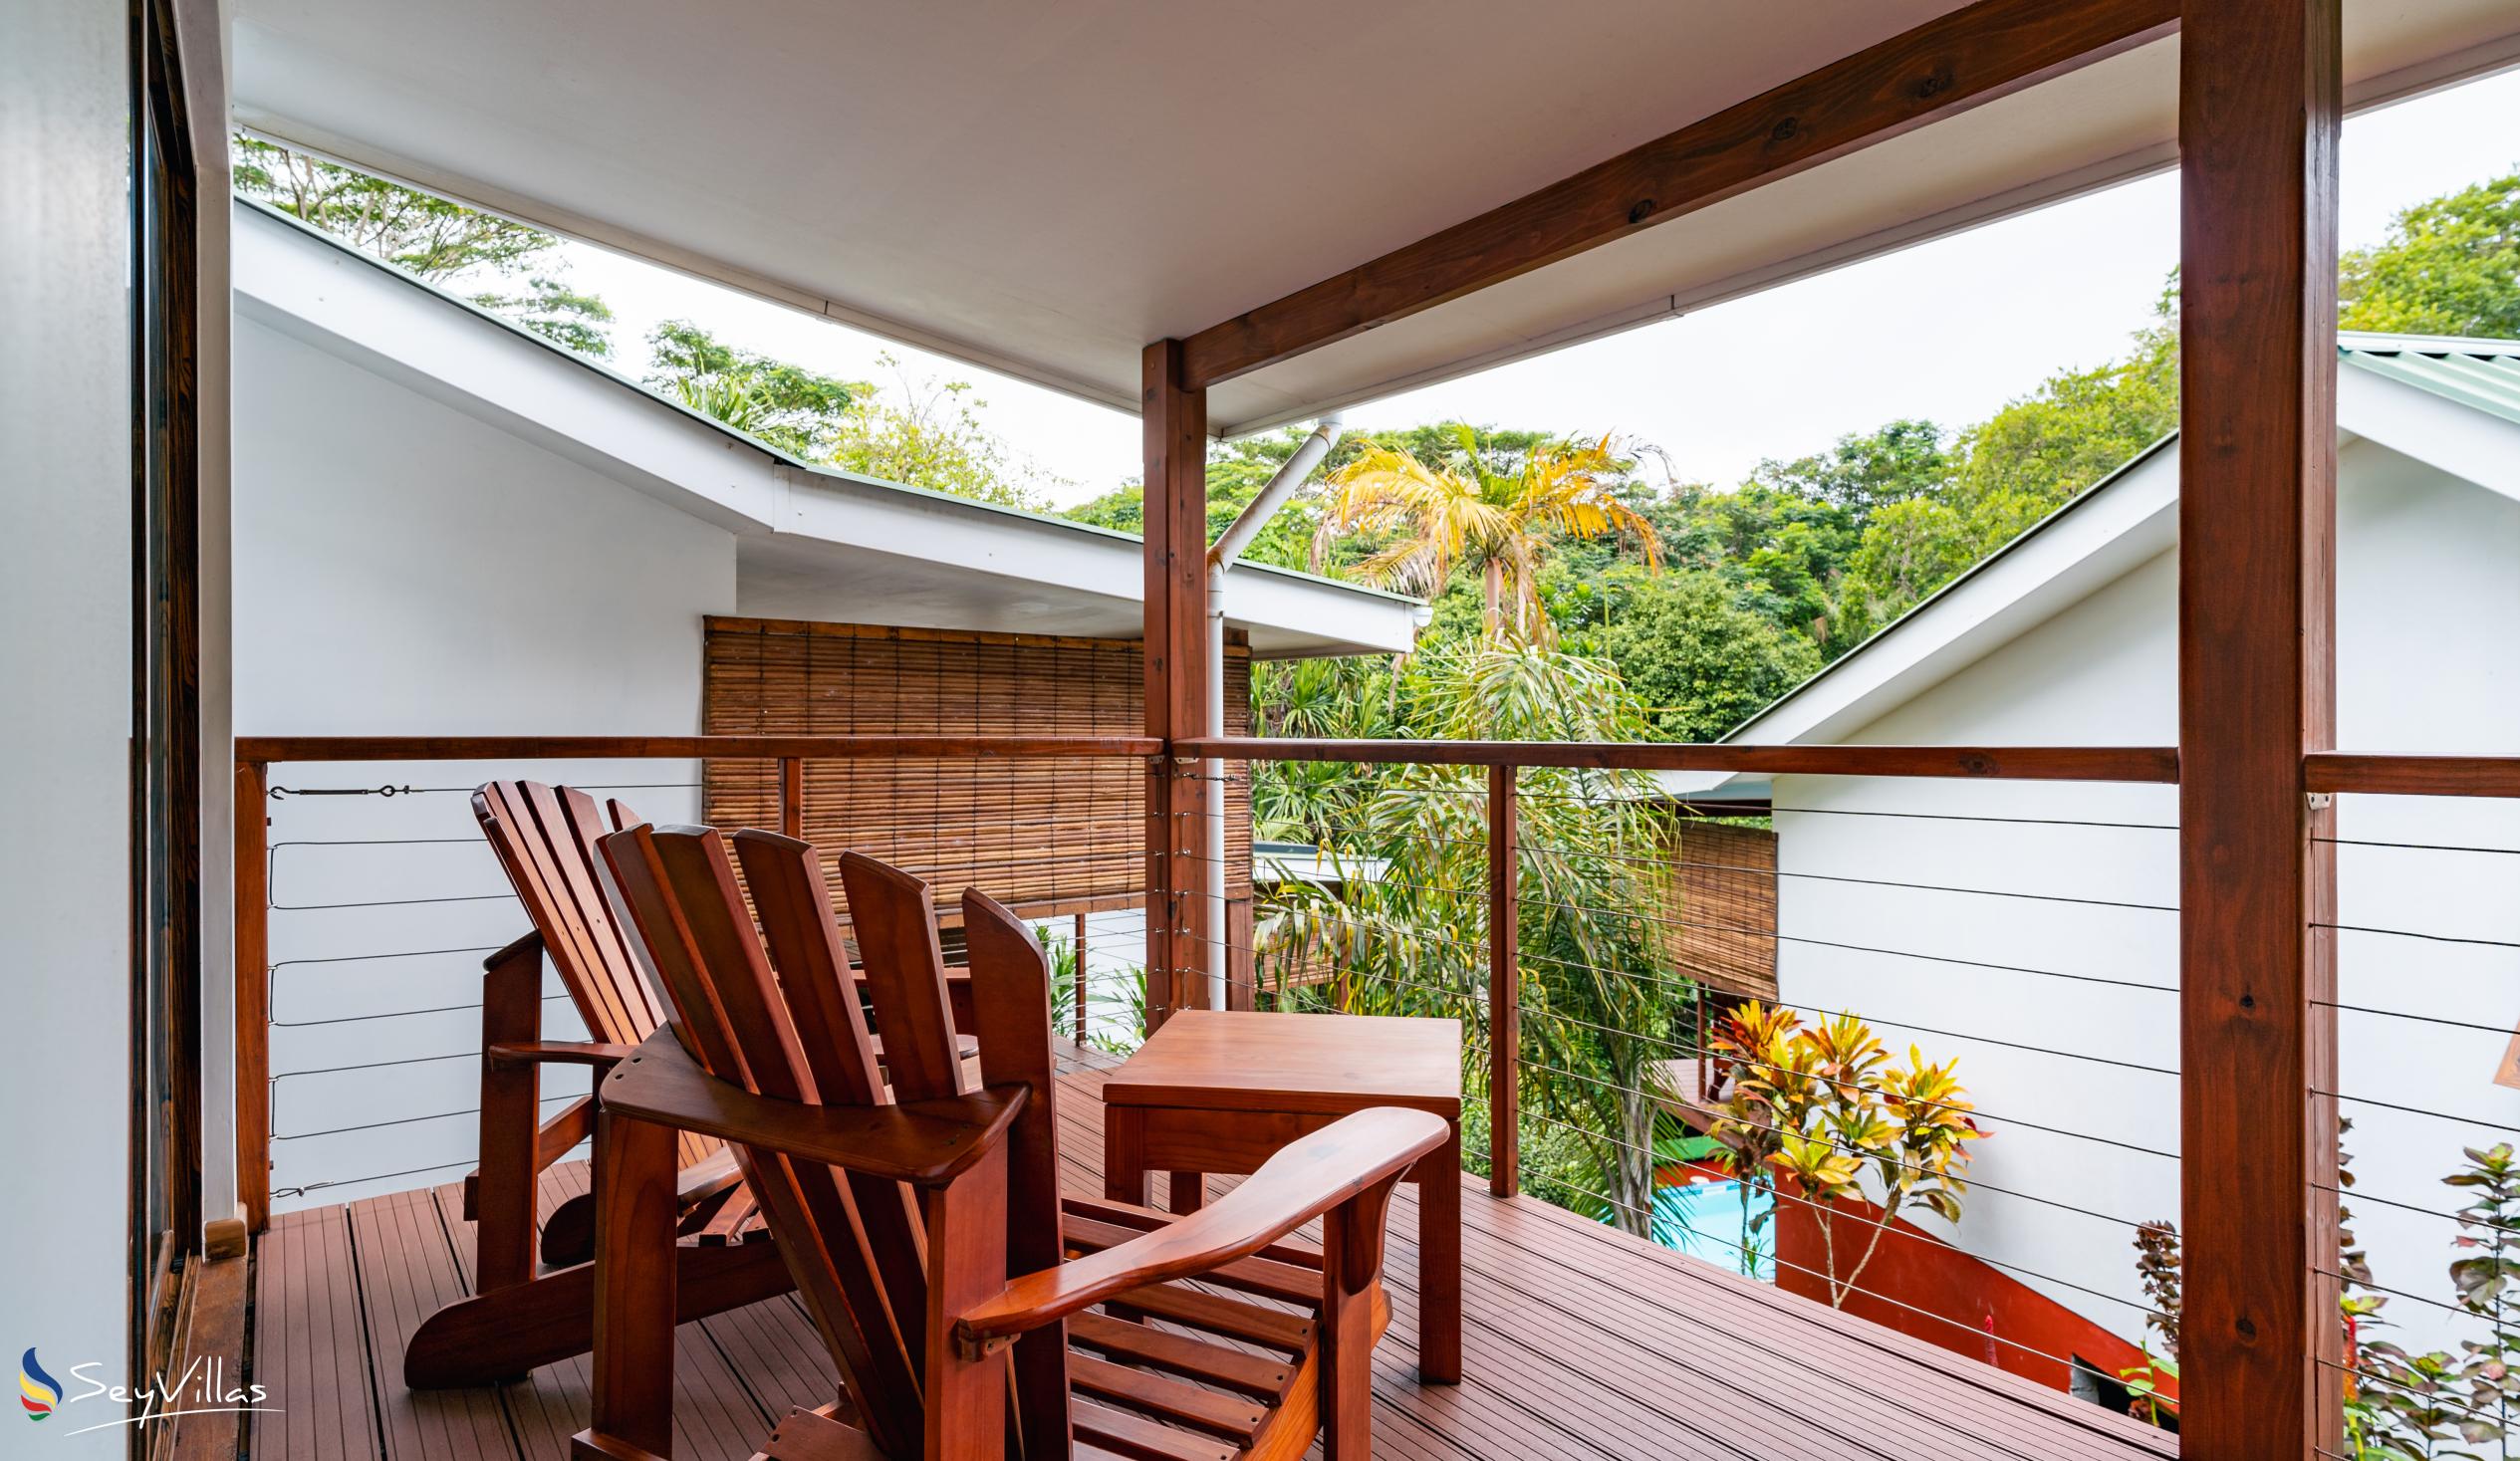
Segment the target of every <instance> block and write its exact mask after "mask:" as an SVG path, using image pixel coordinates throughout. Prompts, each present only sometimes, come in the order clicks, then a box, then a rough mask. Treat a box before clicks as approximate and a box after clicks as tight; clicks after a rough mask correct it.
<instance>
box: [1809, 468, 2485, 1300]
mask: <svg viewBox="0 0 2520 1461" xmlns="http://www.w3.org/2000/svg"><path fill="white" fill-rule="evenodd" d="M2342 465H2343V490H2342V493H2341V498H2342V500H2341V505H2340V512H2339V519H2340V527H2339V557H2340V568H2339V573H2340V586H2339V621H2340V629H2339V649H2338V661H2339V676H2340V726H2341V734H2340V743H2341V745H2343V746H2344V747H2345V748H2347V749H2356V750H2372V751H2380V750H2388V751H2441V750H2453V749H2455V750H2471V751H2484V750H2492V751H2504V752H2508V751H2512V750H2514V749H2520V683H2515V676H2514V675H2513V673H2512V672H2511V671H2512V669H2513V668H2514V666H2512V665H2511V664H2510V663H2509V657H2510V656H2509V652H2508V649H2507V647H2504V644H2505V640H2506V638H2507V636H2506V635H2505V634H2504V633H2502V632H2501V630H2502V629H2503V627H2505V626H2507V625H2509V624H2511V623H2513V622H2514V621H2520V574H2515V573H2513V572H2512V571H2511V568H2510V565H2512V564H2514V563H2520V504H2515V503H2513V502H2511V501H2510V500H2508V499H2506V498H2503V497H2500V496H2498V495H2495V494H2492V493H2489V492H2486V491H2484V490H2482V489H2479V488H2477V487H2474V486H2473V485H2471V484H2468V483H2464V482H2461V481H2458V480H2456V479H2453V478H2449V477H2446V476H2443V475H2442V474H2440V473H2438V472H2436V471H2433V470H2432V469H2430V468H2428V467H2424V466H2422V465H2420V464H2418V463H2416V462H2414V461H2412V460H2410V459H2408V458H2405V457H2402V456H2398V455H2396V454H2394V453H2392V452H2389V451H2387V450H2385V449H2383V448H2380V447H2378V446H2374V445H2371V444H2369V443H2360V444H2356V445H2353V446H2350V447H2349V448H2348V449H2347V450H2346V452H2345V453H2344V455H2343V459H2342ZM2176 599H2177V568H2176V562H2175V558H2174V556H2173V555H2171V554H2163V555H2161V556H2159V557H2157V558H2155V559H2154V560H2153V561H2151V562H2149V563H2147V564H2145V565H2143V566H2142V567H2141V568H2138V569H2136V570H2135V571H2133V572H2131V573H2129V574H2127V575H2126V576H2124V577H2122V578H2120V579H2119V580H2117V581H2116V582H2114V583H2112V584H2110V585H2108V586H2107V587H2105V588H2103V589H2101V590H2099V591H2097V592H2096V593H2094V594H2092V595H2091V596H2089V597H2088V598H2086V599H2085V600H2083V601H2082V602H2081V603H2079V604H2076V605H2074V606H2073V607H2071V608H2070V609H2066V610H2065V611H2063V612H2061V613H2060V614H2058V615H2057V616H2056V617H2054V618H2051V619H2050V620H2048V621H2047V622H2046V623H2044V624H2042V625H2040V626H2039V627H2037V628H2035V629H2033V630H2031V631H2029V632H2026V633H2023V634H2021V635H2019V636H2017V637H2015V638H2014V639H2012V640H2010V641H2009V642H2007V643H2005V644H2004V645H2003V646H2001V647H2000V648H1999V649H1997V650H1996V651H1995V652H1993V653H1991V654H1989V655H1988V656H1986V657H1985V658H1983V659H1981V660H1979V661H1977V662H1976V663H1974V664H1972V665H1970V666H1969V667H1967V668H1965V669H1963V670H1961V671H1959V672H1958V673H1956V674H1954V675H1952V676H1951V677H1949V678H1948V679H1946V680H1944V681H1942V682H1941V683H1939V684H1937V685H1935V686H1933V687H1931V688H1930V689H1928V690H1926V691H1924V692H1923V693H1921V694H1919V695H1917V696H1916V697H1915V698H1913V699H1911V700H1909V701H1907V702H1906V703H1904V704H1903V705H1901V706H1900V707H1898V708H1897V709H1896V710H1893V711H1891V712H1890V713H1889V714H1887V715H1884V716H1882V717H1881V718H1879V719H1878V720H1876V721H1875V722H1873V723H1872V724H1870V725H1867V726H1865V727H1864V728H1863V729H1862V730H1861V731H1859V732H1857V733H1855V734H1853V735H1851V736H1849V737H1847V738H1846V739H1847V740H1848V741H1849V742H1850V743H1861V742H1871V743H1883V744H1889V743H1906V744H1929V743H1945V744H1951V743H1958V744H1979V745H2005V744H2013V745H2027V744H2050V745H2075V744H2122V745H2165V744H2169V743H2171V742H2173V741H2174V740H2175V739H2176V706H2177V694H2176V690H2177V684H2176V643H2175V608H2176ZM2498 661H2499V662H2498ZM1775 801H1776V807H1777V809H1778V810H1777V818H1776V825H1777V830H1778V833H1779V871H1780V880H1779V889H1778V891H1779V914H1778V917H1779V926H1780V928H1781V929H1782V930H1783V932H1784V934H1785V939H1784V940H1783V941H1782V942H1781V944H1780V948H1779V951H1778V957H1779V977H1780V983H1781V986H1782V990H1783V994H1784V998H1785V1000H1786V1002H1787V1003H1789V1004H1792V1005H1795V1006H1796V1007H1798V1008H1802V1009H1805V1010H1812V1009H1830V1010H1845V1011H1851V1012H1854V1013H1858V1014H1862V1015H1864V1016H1866V1017H1868V1018H1869V1019H1871V1020H1872V1021H1873V1022H1874V1023H1875V1024H1876V1026H1877V1027H1878V1028H1879V1029H1880V1030H1881V1031H1882V1033H1883V1035H1884V1037H1885V1039H1886V1040H1887V1041H1889V1042H1890V1045H1891V1046H1892V1048H1893V1050H1895V1051H1897V1052H1898V1053H1899V1054H1900V1055H1901V1056H1902V1057H1903V1056H1904V1053H1905V1050H1906V1047H1907V1046H1908V1044H1909V1043H1910V1042H1913V1043H1914V1044H1916V1045H1918V1046H1920V1047H1921V1048H1922V1049H1923V1051H1924V1052H1925V1054H1926V1056H1927V1058H1928V1059H1939V1058H1942V1057H1944V1056H1949V1055H1957V1056H1958V1057H1960V1061H1961V1064H1960V1075H1961V1077H1962V1079H1963V1080H1964V1081H1965V1082H1966V1084H1967V1085H1968V1087H1969V1089H1970V1092H1971V1096H1972V1098H1973V1099H1974V1100H1975V1101H1976V1103H1977V1104H1978V1105H1979V1107H1980V1108H1981V1110H1982V1111H1983V1113H1984V1121H1985V1124H1986V1125H1987V1126H1988V1127H1990V1128H1991V1129H1992V1130H1993V1131H1994V1132H1995V1133H1996V1134H1995V1135H1994V1136H1993V1137H1991V1138H1990V1139H1988V1140H1986V1141H1983V1142H1981V1143H1978V1144H1977V1145H1976V1148H1975V1155H1976V1163H1975V1169H1974V1175H1975V1177H1976V1179H1977V1182H1978V1184H1979V1185H1978V1186H1977V1187H1976V1189H1975V1190H1973V1191H1972V1193H1971V1195H1970V1198H1969V1205H1968V1210H1967V1213H1966V1215H1965V1217H1964V1219H1963V1221H1962V1223H1961V1224H1960V1226H1959V1229H1958V1231H1957V1234H1956V1240H1957V1241H1958V1242H1959V1243H1960V1244H1961V1245H1962V1246H1963V1247H1965V1248H1967V1249H1968V1250H1969V1251H1971V1252H1973V1253H1976V1254H1978V1255H1980V1256H1982V1257H1985V1258H1987V1259H1989V1260H1992V1261H1994V1262H1996V1263H1999V1264H2003V1265H2008V1266H2010V1267H2011V1271H2012V1272H2013V1273H2014V1275H2015V1276H2016V1277H2019V1278H2022V1279H2024V1281H2026V1282H2031V1283H2032V1284H2033V1286H2034V1287H2037V1288H2040V1289H2041V1290H2043V1291H2044V1292H2046V1293H2047V1294H2049V1295H2050V1296H2051V1297H2052V1298H2054V1299H2056V1300H2057V1301H2058V1302H2060V1303H2062V1304H2065V1305H2067V1306H2068V1307H2070V1308H2073V1309H2075V1310H2077V1311H2079V1312H2081V1313H2083V1314H2084V1315H2086V1316H2087V1317H2089V1318H2091V1319H2093V1320H2095V1321H2097V1322H2099V1323H2102V1324H2104V1325H2107V1326H2108V1327H2110V1328H2112V1329H2115V1330H2117V1331H2119V1332H2120V1333H2123V1334H2126V1335H2128V1336H2130V1337H2134V1336H2135V1335H2137V1333H2138V1332H2139V1329H2140V1326H2141V1323H2142V1317H2141V1314H2140V1313H2139V1312H2138V1310H2137V1309H2135V1308H2134V1307H2132V1304H2133V1302H2134V1301H2137V1300H2139V1299H2140V1298H2141V1294H2140V1290H2139V1289H2138V1287H2137V1285H2136V1281H2135V1272H2134V1265H2133V1259H2134V1251H2133V1248H2132V1246H2131V1239H2132V1233H2131V1232H2130V1230H2129V1229H2128V1228H2127V1226H2126V1223H2127V1222H2135V1221H2142V1220H2145V1219H2152V1218H2175V1216H2176V1215H2177V1211H2178V1179H2179V1178H2178V1169H2177V1166H2176V1163H2175V1162H2174V1161H2173V1160H2171V1159H2170V1157H2169V1155H2168V1154H2171V1153H2175V1152H2176V1151H2177V1150H2178V1088H2177V1081H2176V1078H2175V1076H2174V1075H2172V1074H2169V1073H2171V1072H2174V1071H2175V1070H2176V1068H2177V1065H2178V1024H2177V1016H2178V1010H2177V996H2176V994H2175V993H2174V992H2173V991H2174V990H2175V986H2176V984H2177V977H2178V963H2177V947H2178V945H2177V937H2178V930H2177V918H2176V914H2175V913H2174V912H2172V911H2168V910H2169V909H2171V908H2172V907H2174V905H2175V903H2176V901H2177V840H2176V833H2175V832H2174V831H2173V830H2171V829H2173V828H2174V826H2175V823H2176V819H2177V798H2176V794H2175V790H2174V789H2173V788H2169V787H2134V786H2077V785H2066V784H2039V783H2003V784H1987V783H1967V782H1941V781H1935V782H1917V781H1890V780H1876V781H1863V780H1858V779H1851V778H1810V777H1801V778H1779V779H1778V781H1777V783H1776V787H1775ZM2384 802H2394V803H2396V805H2380V804H2381V803H2384ZM2342 817H2343V826H2342V835H2343V836H2345V837H2347V838H2349V839H2376V840H2387V841H2420V842H2424V843H2434V844H2440V843H2455V844H2466V845H2473V846H2479V847H2499V848H2508V849H2520V809H2515V808H2513V807H2512V806H2510V805H2507V804H2500V803H2487V802H2470V803H2452V802H2449V801H2446V800H2439V801H2423V802H2411V803H2409V802H2407V801H2405V800H2404V799H2374V798H2354V799H2349V800H2348V804H2347V805H2346V806H2345V807H2344V809H2343V811H2342ZM1983 819H2012V820H2006V821H1992V820H1983ZM1854 878H1863V879H1874V880H1876V882H1875V883H1866V882H1856V881H1847V880H1841V879H1854ZM1879 882H1896V883H1900V884H1907V886H1896V887H1892V886H1881V885H1877V884H1878V883H1879ZM2516 883H2520V856H2515V855H2502V854H2491V853H2443V852H2417V851H2412V850H2402V849H2377V848H2364V847H2348V848H2346V849H2344V850H2343V856H2342V860H2341V894H2342V899H2343V905H2344V910H2343V916H2342V919H2341V921H2343V922H2345V923H2348V924H2363V925H2368V926H2373V927H2393V928H2406V929H2416V930H2422V931H2426V932H2443V933H2452V934H2461V935H2466V936H2471V937H2488V938H2496V939H2502V940H2515V939H2520V898H2515V897H2514V896H2513V890H2514V887H2515V884H2516ZM1918 885H1932V886H1934V887H1941V888H1953V889H2000V890H2003V891H2005V892H2010V893H2024V894H2041V895H2044V896H2043V897H2015V896H1992V895H1989V894H1988V893H1986V892H1982V891H1978V892H1970V891H1949V892H1945V891H1929V890H1925V889H1924V888H1923V887H1920V886H1918ZM2069 900H2071V901H2069ZM2342 938H2343V943H2342V945H2341V947H2342V964H2343V972H2342V979H2343V990H2342V993H2341V999H2340V1003H2341V1004H2344V1005H2348V1006H2362V1007H2365V1008H2367V1009H2372V1010H2391V1011H2403V1012H2412V1013H2420V1014H2428V1015H2435V1016H2440V1017H2443V1018H2448V1019H2454V1020H2460V1021H2465V1022H2469V1023H2470V1024H2471V1025H2473V1026H2475V1027H2481V1028H2458V1027H2452V1026H2445V1025H2440V1024H2433V1023H2425V1022H2418V1021H2412V1020H2407V1019H2402V1018H2395V1017H2392V1016H2387V1015H2379V1014H2361V1013H2355V1012H2353V1011H2348V1012H2346V1013H2345V1014H2343V1015H2342V1017H2341V1023H2342V1031H2343V1041H2344V1046H2343V1065H2344V1070H2343V1075H2342V1080H2341V1089H2342V1091H2343V1092H2344V1093H2345V1094H2346V1095H2349V1096H2374V1097H2377V1098H2380V1099H2384V1100H2388V1101H2391V1102H2393V1103H2394V1104H2397V1105H2403V1106H2412V1107H2418V1108H2422V1109H2426V1110H2442V1111H2452V1112H2458V1113H2463V1114H2468V1115H2473V1116H2477V1117H2480V1118H2484V1119H2488V1120H2491V1121H2495V1122H2499V1123H2502V1124H2504V1125H2509V1124H2511V1123H2512V1122H2513V1121H2514V1119H2515V1118H2516V1117H2520V1093H2515V1092H2510V1091H2505V1090H2502V1089H2500V1088H2497V1087H2494V1086H2492V1085H2491V1084H2490V1080H2491V1077H2492V1074H2493V1071H2494V1069H2495V1062H2496V1059H2497V1057H2498V1056H2499V1054H2500V1052H2501V1049H2502V1046H2503V1043H2504V1041H2505V1039H2506V1038H2507V1035H2506V1033H2505V1032H2507V1031H2508V1030H2509V1029H2510V1028H2511V1026H2512V1025H2513V1024H2514V1023H2515V1020H2520V950H2515V949H2511V948H2497V947H2492V946H2488V945H2474V944H2450V943H2439V942H2430V941H2423V940H2414V939H2405V938H2394V937H2387V936H2383V935H2378V934H2356V933H2348V934H2345V935H2342ZM1850 945H1852V946H1858V947H1848V946H1850ZM1873 951H1897V952H1898V953H1904V954H1933V955H1938V956H1941V957H1940V958H1939V959H1920V958H1909V957H1898V956H1894V955H1893V954H1891V953H1888V952H1873ZM1959 960H1968V961H1975V962H1974V963H1962V962H1953V961H1959ZM1984 966H2009V967H1984ZM2024 971H2038V972H2024ZM2069 976H2071V977H2069ZM2135 986H2152V987H2150V988H2139V987H2135ZM2045 1052H2066V1053H2071V1054H2070V1055H2069V1054H2048V1053H2045ZM2078 1057H2088V1058H2089V1059H2083V1058H2078ZM2347 1112H2348V1114H2349V1115H2351V1116H2352V1117H2353V1119H2354V1122H2355V1130H2354V1133H2353V1137H2352V1139H2351V1142H2350V1147H2351V1150H2352V1151H2353V1154H2354V1157H2355V1166H2356V1171H2357V1173H2358V1176H2359V1177H2360V1187H2359V1190H2360V1192H2361V1193H2363V1194H2365V1196H2366V1199H2367V1200H2363V1201H2358V1202H2356V1203H2355V1204H2353V1205H2354V1208H2355V1213H2356V1221H2355V1229H2356V1231H2357V1233H2358V1234H2359V1235H2360V1236H2361V1237H2362V1238H2363V1239H2364V1240H2366V1243H2367V1245H2368V1247H2369V1248H2370V1250H2371V1254H2372V1261H2373V1265H2374V1267H2375V1269H2376V1271H2377V1277H2378V1279H2379V1282H2381V1283H2382V1284H2385V1285H2388V1286H2390V1287H2393V1288H2403V1289H2406V1290H2407V1291H2408V1292H2410V1293H2414V1294H2419V1295H2422V1296H2425V1297H2427V1298H2432V1299H2437V1300H2442V1301H2446V1300H2447V1299H2448V1298H2449V1288H2448V1284H2447V1281H2446V1277H2445V1275H2444V1266H2445V1265H2446V1264H2447V1262H2448V1261H2449V1259H2450V1257H2451V1253H2450V1250H2449V1247H2448V1241H2449V1239H2450V1238H2451V1237H2452V1236H2453V1235H2454V1232H2455V1230H2454V1228H2453V1227H2452V1225H2451V1224H2449V1223H2447V1222H2445V1221H2443V1220H2442V1219H2440V1218H2437V1217H2431V1216H2425V1215H2421V1214H2417V1213H2412V1212H2407V1211H2404V1210H2402V1209H2397V1208H2392V1207H2389V1206H2387V1205H2385V1204H2384V1203H2383V1202H2381V1201H2379V1200H2377V1199H2382V1198H2386V1199H2390V1200H2392V1201H2394V1202H2400V1203H2409V1204H2415V1205H2419V1206H2423V1207H2429V1208H2432V1209H2434V1210H2436V1211H2447V1210H2449V1209H2451V1208H2453V1207H2455V1206H2456V1205H2457V1197H2456V1194H2455V1192H2454V1190H2453V1189H2450V1188H2445V1187H2442V1186H2440V1185H2439V1179H2440V1177H2441V1176H2443V1175H2444V1174H2446V1173H2447V1172H2448V1171H2449V1170H2450V1169H2451V1168H2452V1166H2453V1165H2455V1164H2456V1163H2457V1162H2458V1160H2459V1148H2460V1146H2461V1145H2462V1144H2474V1143H2478V1142H2484V1141H2490V1140H2493V1139H2497V1138H2496V1137H2495V1135H2494V1134H2493V1133H2492V1132H2491V1131H2489V1130H2487V1129H2485V1128H2483V1127H2462V1126H2460V1125H2457V1124H2454V1123H2450V1122H2445V1121H2441V1120H2437V1119H2433V1118H2429V1117H2422V1116H2415V1115H2410V1114H2405V1113H2402V1112H2395V1111H2391V1110H2388V1109H2385V1108H2382V1107H2377V1106H2372V1105H2367V1104H2354V1103H2349V1105H2348V1106H2347ZM2095 1138H2097V1139H2095ZM1997 1189H2003V1190H1997ZM2120 1219H2123V1220H2124V1221H2116V1220H2120ZM1925 1221H1927V1222H1928V1223H1929V1224H1930V1223H1931V1219H1926V1220H1925ZM1945 1231H1946V1232H1947V1231H1948V1230H1945ZM2034 1276H2036V1277H2034ZM1955 1317H1956V1318H1959V1319H1962V1320H1964V1321H1972V1322H1973V1321H1975V1320H1977V1319H1978V1318H1979V1317H1978V1316H1955ZM2388 1318H2389V1319H2391V1320H2392V1321H2393V1322H2395V1323H2396V1324H2398V1325H2399V1326H2400V1327H2401V1328H2402V1329H2403V1330H2404V1331H2405V1333H2404V1335H2403V1336H2401V1337H2400V1338H2403V1339H2408V1340H2410V1341H2413V1342H2417V1343H2421V1344H2424V1345H2433V1344H2443V1343H2448V1342H2451V1340H2452V1339H2453V1338H2454V1337H2453V1336H2452V1334H2451V1332H2450V1329H2449V1328H2448V1327H2447V1325H2446V1323H2445V1322H2447V1321H2448V1320H2449V1319H2450V1316H2448V1315H2446V1314H2445V1313H2443V1312H2441V1311H2439V1310H2437V1309H2434V1308H2432V1307H2431V1306H2427V1305H2424V1304H2421V1303H2419V1302H2417V1301H2416V1300H2413V1299H2401V1300H2397V1301H2395V1302H2394V1303H2393V1304H2392V1306H2391V1307H2390V1310H2389V1313H2388Z"/></svg>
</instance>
